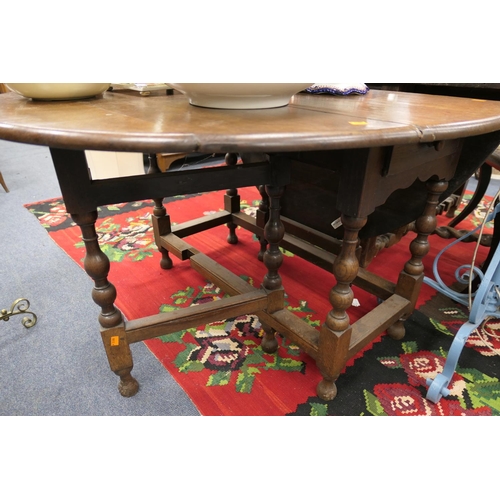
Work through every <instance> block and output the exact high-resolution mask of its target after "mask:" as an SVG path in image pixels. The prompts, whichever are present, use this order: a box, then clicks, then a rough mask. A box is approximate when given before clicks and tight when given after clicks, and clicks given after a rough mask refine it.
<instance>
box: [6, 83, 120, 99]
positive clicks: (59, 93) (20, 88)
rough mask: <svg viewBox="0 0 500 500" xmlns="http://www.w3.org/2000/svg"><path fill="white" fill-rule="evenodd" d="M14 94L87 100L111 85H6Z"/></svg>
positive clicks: (42, 97) (32, 97) (39, 97)
mask: <svg viewBox="0 0 500 500" xmlns="http://www.w3.org/2000/svg"><path fill="white" fill-rule="evenodd" d="M5 85H6V86H7V87H8V88H9V89H10V90H12V91H13V92H17V93H18V94H21V95H22V96H24V97H30V98H31V99H44V100H51V101H53V100H58V101H59V100H61V101H64V100H71V99H85V98H88V97H94V96H96V95H99V94H102V93H103V92H104V91H105V90H107V89H108V88H109V86H110V84H109V83H6V84H5Z"/></svg>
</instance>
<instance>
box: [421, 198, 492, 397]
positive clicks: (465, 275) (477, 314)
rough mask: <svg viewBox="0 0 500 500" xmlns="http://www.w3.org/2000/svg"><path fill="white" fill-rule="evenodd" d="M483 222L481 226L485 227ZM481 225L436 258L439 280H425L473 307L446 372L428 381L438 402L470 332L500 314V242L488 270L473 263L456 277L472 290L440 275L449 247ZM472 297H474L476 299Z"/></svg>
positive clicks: (430, 393)
mask: <svg viewBox="0 0 500 500" xmlns="http://www.w3.org/2000/svg"><path fill="white" fill-rule="evenodd" d="M499 207H500V205H497V206H496V207H495V210H494V211H493V213H492V214H490V215H488V216H487V217H486V219H485V221H484V224H486V223H487V222H489V221H491V220H493V219H494V217H495V216H496V215H497V213H498V212H499V210H500V208H499ZM484 224H483V226H481V227H484ZM478 229H479V228H476V229H474V230H473V231H470V232H469V233H466V234H464V235H463V236H462V237H461V238H459V239H458V240H456V241H455V242H453V243H452V244H451V245H448V246H447V247H445V248H444V249H443V250H442V251H441V252H440V253H439V254H438V255H437V256H436V259H435V260H434V266H433V271H434V276H435V278H436V279H435V280H432V279H430V278H428V277H425V278H424V283H427V284H428V285H429V286H431V287H433V288H434V289H436V290H437V291H439V292H441V293H443V294H444V295H446V296H447V297H449V298H451V299H453V300H455V301H457V302H459V303H460V304H462V305H465V306H468V308H469V310H470V314H469V318H468V321H466V322H465V323H464V324H463V325H462V326H461V327H460V329H459V330H458V332H457V333H456V335H455V337H454V338H453V342H452V344H451V347H450V350H449V351H448V356H447V358H446V362H445V365H444V368H443V371H442V373H439V374H437V375H436V377H435V378H434V379H431V378H429V379H427V380H426V383H427V386H428V387H429V389H428V391H427V395H426V398H427V399H428V400H429V401H432V402H433V403H437V402H438V401H439V400H440V399H441V397H442V396H445V397H446V396H448V395H449V394H450V390H449V385H450V383H451V379H452V377H453V374H454V373H455V370H456V368H457V364H458V359H459V357H460V354H461V353H462V350H463V348H464V347H465V344H466V342H467V340H468V338H469V335H470V334H471V333H472V332H473V331H474V330H476V329H477V328H478V327H480V326H481V325H482V324H483V323H484V322H485V321H487V320H488V319H489V318H500V288H499V287H500V246H499V247H497V249H496V250H495V253H494V255H493V258H492V259H491V262H490V264H489V266H488V268H487V270H486V272H485V273H483V272H482V271H481V270H480V269H478V268H477V267H475V266H474V265H473V264H471V265H463V266H460V267H459V268H458V269H457V270H456V272H455V278H456V279H457V281H458V282H459V283H467V282H468V283H469V293H468V294H467V293H459V292H456V291H454V290H452V289H451V288H450V287H448V286H447V285H446V284H445V283H444V282H443V280H442V279H441V277H440V276H439V273H438V270H437V265H438V261H439V258H440V257H441V255H442V254H443V253H444V252H445V251H446V250H448V249H449V248H450V247H451V246H453V245H455V244H457V243H458V242H460V241H461V240H464V239H465V238H467V237H468V235H470V234H472V233H473V232H475V231H477V230H478ZM476 277H479V279H480V280H481V281H480V284H479V287H478V288H477V289H476V291H475V292H472V290H471V282H472V280H473V279H474V278H476ZM472 299H474V300H473V301H472Z"/></svg>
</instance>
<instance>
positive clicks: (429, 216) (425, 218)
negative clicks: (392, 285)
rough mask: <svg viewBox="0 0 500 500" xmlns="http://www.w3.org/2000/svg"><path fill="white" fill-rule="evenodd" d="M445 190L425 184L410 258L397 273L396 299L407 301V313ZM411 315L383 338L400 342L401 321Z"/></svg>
mask: <svg viewBox="0 0 500 500" xmlns="http://www.w3.org/2000/svg"><path fill="white" fill-rule="evenodd" d="M447 187H448V182H446V181H429V182H427V184H426V188H427V201H426V205H425V209H424V212H423V214H422V215H421V216H420V217H418V218H417V220H416V222H415V230H416V232H417V236H416V237H415V239H414V240H413V241H412V242H411V243H410V252H411V258H410V260H409V261H408V262H407V263H406V264H405V267H404V270H403V271H401V273H400V275H399V278H398V283H397V284H396V292H395V293H396V295H400V296H401V297H404V298H405V299H408V300H409V301H410V302H411V303H412V308H411V312H412V311H413V310H414V308H415V304H416V302H417V298H418V294H419V292H420V287H421V286H422V282H423V279H424V265H423V263H422V259H423V258H424V257H425V256H426V255H427V253H428V252H429V248H430V245H429V235H430V234H432V233H433V232H434V230H435V229H436V226H437V218H436V208H437V205H438V203H439V196H440V195H441V193H443V192H444V191H445V190H446V188H447ZM411 312H409V313H407V314H405V315H404V316H402V317H401V318H400V320H399V321H397V322H396V323H394V324H393V325H392V326H390V327H389V328H388V329H387V334H388V335H389V336H390V337H392V338H393V339H397V340H400V339H402V338H403V337H404V335H405V327H404V321H405V320H406V319H407V318H408V317H409V316H410V314H411Z"/></svg>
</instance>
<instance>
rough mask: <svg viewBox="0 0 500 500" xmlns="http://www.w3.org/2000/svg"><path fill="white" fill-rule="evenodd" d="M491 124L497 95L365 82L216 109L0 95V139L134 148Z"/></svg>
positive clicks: (211, 149)
mask: <svg viewBox="0 0 500 500" xmlns="http://www.w3.org/2000/svg"><path fill="white" fill-rule="evenodd" d="M496 130H500V102H496V101H486V100H478V99H466V98H457V97H448V96H437V95H426V94H415V93H404V92H392V91H383V90H370V91H369V92H368V93H367V94H366V95H349V96H333V95H314V94H305V93H301V94H297V95H295V96H293V97H292V99H291V102H290V104H289V105H288V106H285V107H281V108H274V109H264V110H221V109H209V108H200V107H196V106H192V105H190V104H189V102H188V100H187V98H186V97H184V96H183V95H158V96H148V97H143V96H131V95H130V94H122V93H119V92H112V91H107V92H105V93H104V94H103V95H102V97H96V98H91V99H83V100H75V101H33V100H31V99H27V98H24V97H22V96H20V95H18V94H16V93H14V92H8V93H5V94H1V95H0V139H5V140H11V141H16V142H24V143H29V144H38V145H45V146H49V147H54V148H62V149H80V150H82V149H94V150H104V151H130V152H132V151H134V152H143V153H168V152H179V151H182V152H184V153H190V152H207V153H226V152H267V153H272V152H281V151H311V150H328V149H344V148H358V147H371V146H384V145H396V144H408V143H418V142H432V141H437V140H444V139H456V138H460V137H468V136H473V135H480V134H484V133H488V132H493V131H496Z"/></svg>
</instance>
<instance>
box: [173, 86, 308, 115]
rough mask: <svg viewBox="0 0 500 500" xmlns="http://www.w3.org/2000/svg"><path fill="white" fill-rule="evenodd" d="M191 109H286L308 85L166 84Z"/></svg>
mask: <svg viewBox="0 0 500 500" xmlns="http://www.w3.org/2000/svg"><path fill="white" fill-rule="evenodd" d="M168 85H170V86H171V87H172V88H174V89H175V90H178V91H179V92H182V93H183V94H185V95H186V96H187V97H188V99H189V102H190V103H191V104H193V105H194V106H202V107H205V108H220V109H265V108H278V107H280V106H286V105H287V104H288V103H289V102H290V98H291V97H292V96H293V95H294V94H296V93H297V92H300V91H301V90H304V89H306V88H307V87H310V86H311V85H313V84H312V83H169V84H168Z"/></svg>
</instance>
